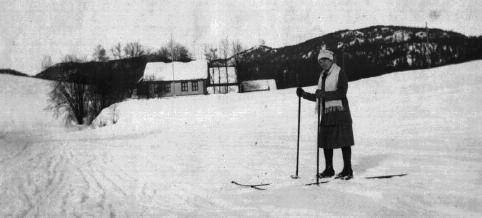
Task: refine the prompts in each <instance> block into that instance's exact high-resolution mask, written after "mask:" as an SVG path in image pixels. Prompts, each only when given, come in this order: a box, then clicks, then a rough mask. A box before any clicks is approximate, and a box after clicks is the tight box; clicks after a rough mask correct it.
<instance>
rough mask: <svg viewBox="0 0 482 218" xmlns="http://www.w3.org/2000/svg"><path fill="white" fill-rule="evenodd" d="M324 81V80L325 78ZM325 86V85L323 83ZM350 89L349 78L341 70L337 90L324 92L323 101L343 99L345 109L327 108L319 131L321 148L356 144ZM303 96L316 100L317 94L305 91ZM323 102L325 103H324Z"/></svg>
mask: <svg viewBox="0 0 482 218" xmlns="http://www.w3.org/2000/svg"><path fill="white" fill-rule="evenodd" d="M323 82H324V80H323ZM323 87H325V86H324V85H323ZM347 91H348V78H347V76H346V74H345V72H344V71H343V69H342V70H340V73H339V74H338V84H337V88H336V91H329V92H324V94H322V96H323V97H322V96H320V97H321V101H322V102H324V101H331V100H341V101H342V105H343V110H342V111H339V110H330V109H329V108H325V110H323V111H322V112H323V116H322V118H321V122H320V123H319V125H320V132H319V133H318V137H319V140H318V146H319V147H320V148H341V147H347V146H352V145H354V144H355V142H354V138H353V128H352V118H351V113H350V106H349V104H348V99H347V98H346V93H347ZM303 98H304V99H307V100H310V101H314V102H316V98H317V96H316V94H313V93H308V92H305V93H304V94H303ZM322 104H323V103H322Z"/></svg>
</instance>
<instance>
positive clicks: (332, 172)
mask: <svg viewBox="0 0 482 218" xmlns="http://www.w3.org/2000/svg"><path fill="white" fill-rule="evenodd" d="M334 175H335V170H334V169H333V168H329V169H325V170H323V172H322V173H320V174H318V178H320V179H321V178H329V177H332V176H334Z"/></svg>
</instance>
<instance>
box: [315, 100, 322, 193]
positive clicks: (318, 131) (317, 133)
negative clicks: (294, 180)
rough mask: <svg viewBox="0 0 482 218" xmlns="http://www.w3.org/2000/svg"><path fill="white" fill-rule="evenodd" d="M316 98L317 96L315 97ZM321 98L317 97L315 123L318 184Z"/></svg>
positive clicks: (317, 180) (317, 178) (317, 182)
mask: <svg viewBox="0 0 482 218" xmlns="http://www.w3.org/2000/svg"><path fill="white" fill-rule="evenodd" d="M317 98H318V97H317ZM320 103H321V98H318V122H317V123H316V125H317V132H316V174H315V176H316V185H319V184H320V178H319V177H318V174H319V173H320V148H319V147H318V146H319V144H320V107H321V105H320Z"/></svg>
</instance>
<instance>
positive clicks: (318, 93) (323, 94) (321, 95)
mask: <svg viewBox="0 0 482 218" xmlns="http://www.w3.org/2000/svg"><path fill="white" fill-rule="evenodd" d="M315 95H316V97H318V98H324V97H325V92H323V91H321V89H317V90H316V92H315Z"/></svg>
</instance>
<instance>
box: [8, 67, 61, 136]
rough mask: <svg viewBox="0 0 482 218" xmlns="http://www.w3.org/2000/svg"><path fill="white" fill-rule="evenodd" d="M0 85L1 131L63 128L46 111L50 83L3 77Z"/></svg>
mask: <svg viewBox="0 0 482 218" xmlns="http://www.w3.org/2000/svg"><path fill="white" fill-rule="evenodd" d="M0 84H1V89H0V108H1V109H0V128H1V130H0V131H2V132H4V133H5V132H12V131H26V130H28V131H42V129H45V128H54V127H55V128H57V127H61V126H62V120H58V119H55V118H54V116H53V113H52V112H51V111H48V110H46V108H47V106H48V105H49V102H48V93H49V92H50V90H51V88H50V82H49V81H46V80H41V79H36V78H29V77H20V76H13V75H6V74H0Z"/></svg>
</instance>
